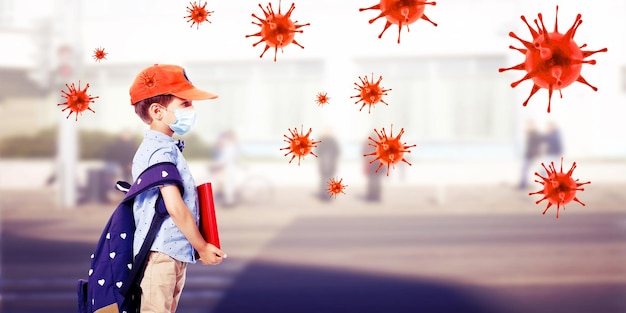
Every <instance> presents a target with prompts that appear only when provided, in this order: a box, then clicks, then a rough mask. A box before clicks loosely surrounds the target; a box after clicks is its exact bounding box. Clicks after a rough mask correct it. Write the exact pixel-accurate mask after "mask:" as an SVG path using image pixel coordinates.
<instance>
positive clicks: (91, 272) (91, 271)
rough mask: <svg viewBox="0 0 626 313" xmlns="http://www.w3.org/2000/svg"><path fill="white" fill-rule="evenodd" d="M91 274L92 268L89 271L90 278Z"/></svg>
mask: <svg viewBox="0 0 626 313" xmlns="http://www.w3.org/2000/svg"><path fill="white" fill-rule="evenodd" d="M91 274H93V268H92V269H90V270H89V276H91Z"/></svg>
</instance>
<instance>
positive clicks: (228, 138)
mask: <svg viewBox="0 0 626 313" xmlns="http://www.w3.org/2000/svg"><path fill="white" fill-rule="evenodd" d="M215 156H216V158H215V164H214V166H213V172H214V174H215V175H216V182H217V185H218V186H219V188H218V195H219V196H218V197H221V198H222V200H223V206H224V207H232V206H234V205H235V200H236V199H235V196H236V191H237V174H238V172H237V171H238V170H239V157H240V151H239V145H238V143H237V135H236V134H235V132H234V131H233V130H228V131H226V132H224V133H222V134H221V135H220V137H219V139H218V142H217V149H216V155H215Z"/></svg>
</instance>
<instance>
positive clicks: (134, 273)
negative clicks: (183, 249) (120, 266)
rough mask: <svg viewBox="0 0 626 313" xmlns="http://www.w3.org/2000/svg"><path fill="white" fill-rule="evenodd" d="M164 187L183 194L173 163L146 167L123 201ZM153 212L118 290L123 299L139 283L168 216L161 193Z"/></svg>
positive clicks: (181, 184)
mask: <svg viewBox="0 0 626 313" xmlns="http://www.w3.org/2000/svg"><path fill="white" fill-rule="evenodd" d="M164 185H176V186H178V189H179V190H180V193H181V195H182V194H183V193H184V187H183V182H182V178H181V177H180V173H179V172H178V169H177V168H176V165H175V164H174V163H170V162H163V163H157V164H154V165H152V166H150V167H148V168H147V169H146V170H144V171H143V172H142V173H141V174H140V175H139V177H137V180H135V182H134V183H133V185H132V186H130V188H129V189H128V192H127V193H126V196H125V197H124V200H123V201H131V200H132V199H134V198H135V197H136V196H137V195H138V194H140V193H142V192H144V191H146V190H148V189H150V188H154V187H157V186H164ZM154 210H155V214H154V217H153V218H152V222H151V223H150V228H149V229H148V233H147V235H146V238H145V239H144V242H143V244H142V245H141V249H140V250H139V252H138V253H137V255H136V256H135V259H134V261H133V267H132V269H131V271H130V273H129V275H128V278H127V280H126V283H124V284H123V285H122V288H121V289H120V293H121V294H122V295H123V296H125V297H126V296H127V294H128V292H129V290H130V288H132V287H133V286H137V285H138V284H139V282H140V281H141V278H142V277H143V271H144V270H145V266H146V262H147V261H148V254H149V253H150V248H151V247H152V243H153V242H154V239H155V238H156V235H157V234H158V232H159V229H160V228H161V224H162V223H163V221H164V220H165V218H167V217H168V215H169V214H168V212H167V208H166V207H165V202H164V201H163V196H162V195H161V193H159V195H158V198H157V201H156V204H155V208H154Z"/></svg>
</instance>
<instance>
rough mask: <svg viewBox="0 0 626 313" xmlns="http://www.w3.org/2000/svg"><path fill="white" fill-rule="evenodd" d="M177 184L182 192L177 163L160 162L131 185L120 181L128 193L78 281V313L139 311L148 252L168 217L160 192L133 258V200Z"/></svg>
mask: <svg viewBox="0 0 626 313" xmlns="http://www.w3.org/2000/svg"><path fill="white" fill-rule="evenodd" d="M172 184H173V185H177V186H178V188H179V189H180V192H181V194H182V193H183V183H182V179H181V177H180V174H179V173H178V169H177V168H176V165H175V164H174V163H170V162H165V163H158V164H154V165H152V166H150V167H148V168H147V169H146V170H145V171H143V172H142V173H141V175H139V177H138V178H137V180H136V181H135V182H134V184H133V185H132V186H131V185H130V184H128V183H126V182H118V184H117V188H118V189H119V190H121V191H123V192H126V196H125V197H124V200H122V202H121V203H120V204H119V205H118V206H117V208H116V209H115V211H114V212H113V214H112V215H111V217H110V218H109V221H108V223H107V224H106V226H105V228H104V230H103V231H102V235H101V236H100V239H99V240H98V245H97V246H96V250H95V252H94V254H92V255H91V268H90V269H89V277H88V278H87V280H84V279H79V280H78V286H77V287H78V288H77V289H78V290H77V292H78V312H79V313H94V312H97V313H105V312H106V313H109V312H116V313H136V312H139V308H140V303H141V288H140V286H139V284H140V283H141V279H142V278H143V272H144V270H145V266H146V262H147V260H148V253H149V252H150V247H151V246H152V243H153V242H154V238H155V237H156V235H157V233H158V231H159V228H160V227H161V224H162V222H163V220H164V219H165V218H166V217H167V216H168V213H167V210H166V208H165V203H164V201H163V198H162V196H161V194H159V197H158V199H157V202H156V205H155V208H154V209H155V211H156V213H155V215H154V218H153V219H152V223H151V225H150V230H149V231H148V235H147V236H146V239H145V241H144V242H143V244H142V246H141V249H140V251H139V253H138V254H137V257H135V258H134V259H133V239H134V233H135V219H134V216H133V203H134V199H135V196H137V195H138V194H140V193H142V192H144V191H146V190H148V189H151V188H154V187H157V186H163V185H172Z"/></svg>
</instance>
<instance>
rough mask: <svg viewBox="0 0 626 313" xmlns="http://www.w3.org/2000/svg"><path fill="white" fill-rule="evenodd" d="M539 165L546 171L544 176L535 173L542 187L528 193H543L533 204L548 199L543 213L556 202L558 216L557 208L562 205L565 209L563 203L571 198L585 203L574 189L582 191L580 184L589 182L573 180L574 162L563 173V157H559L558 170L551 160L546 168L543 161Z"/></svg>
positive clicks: (557, 215)
mask: <svg viewBox="0 0 626 313" xmlns="http://www.w3.org/2000/svg"><path fill="white" fill-rule="evenodd" d="M541 165H542V166H543V168H544V170H545V171H546V177H543V176H541V175H540V174H539V173H535V175H536V176H538V177H540V178H541V179H542V180H543V181H538V180H535V181H536V182H538V183H540V184H541V185H543V187H542V189H541V190H539V191H536V192H531V193H529V194H528V195H536V194H543V198H541V199H539V200H538V201H536V202H535V204H539V203H540V202H542V201H543V200H548V205H547V206H546V209H545V210H544V211H543V214H546V212H547V211H548V209H549V208H550V207H551V206H552V205H554V204H556V205H557V207H556V218H559V209H560V208H561V207H563V210H565V204H567V203H569V202H571V201H572V200H573V201H576V202H578V203H580V204H582V205H583V206H584V205H585V204H584V203H582V202H581V201H580V200H578V198H577V197H576V191H584V190H585V189H584V188H582V187H581V186H582V185H586V184H590V183H591V182H585V183H579V182H578V179H577V180H574V179H573V178H572V174H573V173H574V169H575V168H576V162H574V163H573V164H572V167H571V168H570V169H569V171H567V173H563V157H561V167H560V170H559V172H557V171H556V167H555V166H554V162H551V164H550V166H549V167H548V168H546V166H545V164H544V163H541Z"/></svg>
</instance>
